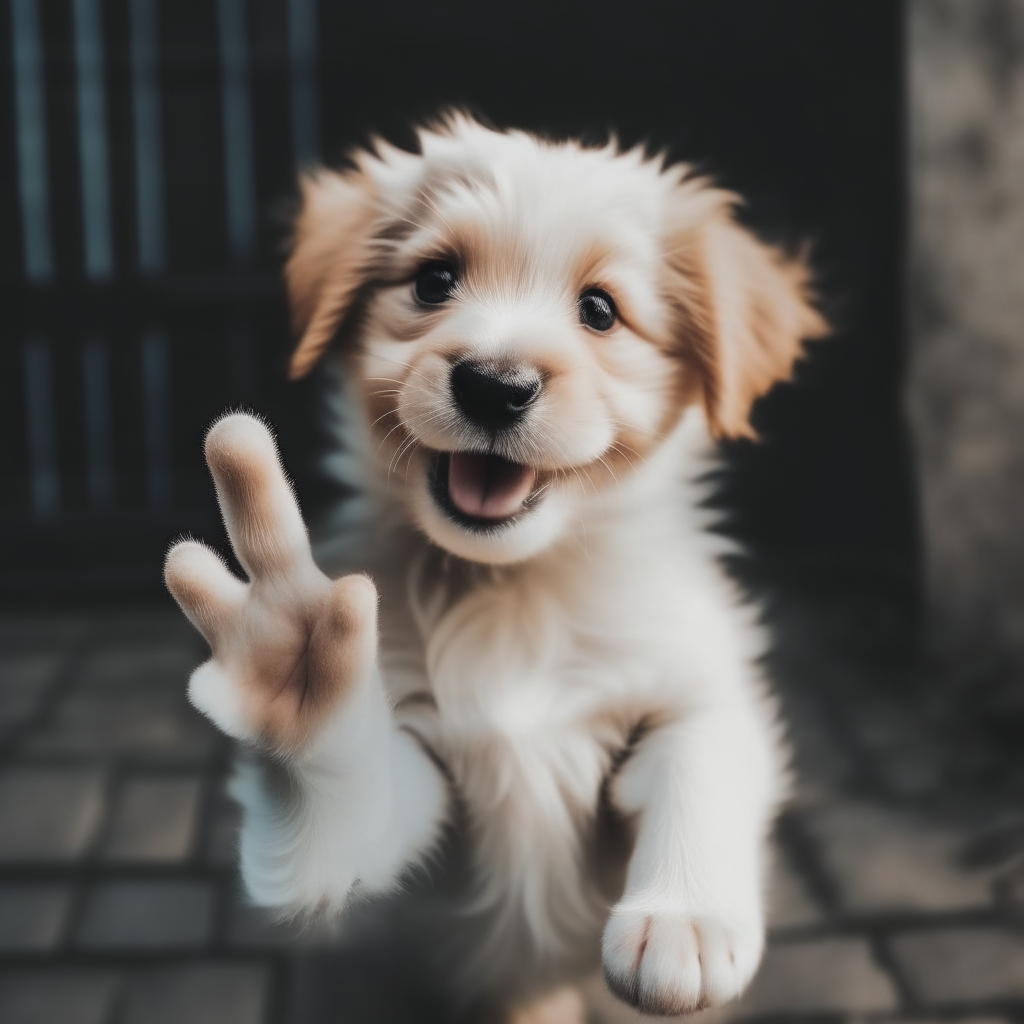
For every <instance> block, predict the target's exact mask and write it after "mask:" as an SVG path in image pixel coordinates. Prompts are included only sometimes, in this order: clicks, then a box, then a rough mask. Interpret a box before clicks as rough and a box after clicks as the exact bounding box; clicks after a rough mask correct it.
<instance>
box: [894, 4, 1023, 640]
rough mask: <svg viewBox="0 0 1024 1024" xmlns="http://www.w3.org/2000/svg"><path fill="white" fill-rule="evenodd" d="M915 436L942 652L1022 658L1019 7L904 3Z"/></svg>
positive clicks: (935, 624) (927, 554) (933, 620)
mask: <svg viewBox="0 0 1024 1024" xmlns="http://www.w3.org/2000/svg"><path fill="white" fill-rule="evenodd" d="M908 19H909V20H908V29H909V31H908V44H909V55H910V59H909V74H908V79H909V93H910V99H909V113H910V142H909V147H910V148H909V157H910V183H911V187H910V193H911V194H910V207H911V231H910V328H911V353H910V376H909V392H908V408H909V411H910V416H911V422H912V426H913V432H914V438H915V445H916V449H917V452H916V454H917V463H918V470H919V484H920V495H921V511H922V517H923V524H924V545H925V562H926V567H927V572H928V592H929V595H930V599H931V611H932V617H931V624H932V627H933V639H936V640H938V641H939V642H940V643H943V644H947V645H954V644H962V643H963V642H965V641H968V640H973V641H978V640H980V641H983V642H988V641H992V640H998V641H1000V642H1002V643H1005V644H1006V645H1007V646H1008V647H1009V648H1010V649H1011V650H1014V651H1016V652H1017V654H1018V655H1021V656H1022V657H1024V0H909V2H908Z"/></svg>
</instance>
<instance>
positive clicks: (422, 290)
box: [416, 263, 459, 306]
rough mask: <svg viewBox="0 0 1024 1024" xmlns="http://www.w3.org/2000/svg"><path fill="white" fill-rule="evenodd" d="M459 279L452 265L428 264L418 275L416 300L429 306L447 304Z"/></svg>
mask: <svg viewBox="0 0 1024 1024" xmlns="http://www.w3.org/2000/svg"><path fill="white" fill-rule="evenodd" d="M458 283H459V278H458V275H457V273H456V272H455V267H453V266H452V265H451V264H450V263H428V264H427V265H426V266H424V267H422V268H421V269H420V272H419V273H418V274H417V275H416V298H417V299H419V300H420V302H424V303H426V304H427V305H428V306H439V305H440V304H441V303H442V302H447V301H448V300H449V299H450V298H451V297H452V292H453V291H455V286H456V285H457V284H458Z"/></svg>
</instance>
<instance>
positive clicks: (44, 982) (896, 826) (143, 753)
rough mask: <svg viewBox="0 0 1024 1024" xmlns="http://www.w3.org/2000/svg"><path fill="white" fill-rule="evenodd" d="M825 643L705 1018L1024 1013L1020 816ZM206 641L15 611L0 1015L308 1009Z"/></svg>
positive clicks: (153, 625)
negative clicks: (720, 990) (731, 953)
mask: <svg viewBox="0 0 1024 1024" xmlns="http://www.w3.org/2000/svg"><path fill="white" fill-rule="evenodd" d="M791 633H792V631H791ZM812 647H813V645H809V644H808V643H806V642H803V641H800V642H797V643H790V644H789V645H788V646H787V643H786V642H785V641H783V642H782V643H780V647H779V652H778V654H777V655H776V658H775V661H776V665H775V669H776V674H777V675H779V676H781V677H782V679H783V686H782V689H783V693H784V696H785V698H786V704H787V717H788V718H789V720H790V721H791V723H792V726H793V730H794V733H795V739H796V746H797V750H798V757H797V769H798V772H797V774H798V782H797V786H796V798H795V800H794V803H793V806H792V808H791V809H790V810H789V811H788V812H787V813H786V815H785V817H784V818H783V820H782V822H781V824H780V826H779V830H778V842H777V847H778V860H777V864H776V867H775V870H774V874H773V881H772V918H771V920H772V929H771V934H770V943H769V948H768V952H767V955H766V957H765V961H764V965H763V968H762V970H761V972H760V974H759V975H758V977H757V979H756V980H755V982H754V984H753V986H752V988H751V989H750V991H749V993H748V995H747V996H746V997H745V998H744V999H743V1000H742V1001H741V1002H740V1003H738V1004H736V1005H735V1006H732V1007H728V1008H725V1009H723V1010H715V1011H705V1012H704V1013H703V1014H701V1015H699V1016H698V1017H697V1018H694V1019H695V1020H697V1021H700V1020H702V1019H703V1020H705V1021H707V1022H708V1024H711V1022H717V1021H719V1020H722V1021H724V1020H732V1019H736V1018H741V1019H744V1020H750V1021H754V1020H774V1021H778V1020H783V1019H785V1020H795V1021H806V1022H811V1021H814V1022H817V1021H825V1020H829V1021H840V1020H846V1021H860V1020H878V1021H902V1020H908V1021H909V1020H915V1021H919V1022H922V1024H924V1022H928V1021H939V1020H943V1021H970V1022H978V1021H992V1022H995V1021H1006V1022H1009V1021H1024V867H1022V864H1024V858H1022V859H1019V860H1017V861H1015V860H1014V859H1013V858H1014V856H1015V852H1014V851H1019V850H1021V849H1024V843H1022V842H1020V841H1019V840H1020V839H1021V838H1022V837H1024V824H1022V821H1024V818H1021V817H1019V816H1018V817H1015V816H1014V815H1013V814H1012V813H1011V811H1012V807H1009V809H1008V806H1009V805H1007V804H1006V803H1000V802H999V801H998V800H994V799H991V798H990V797H988V796H987V797H985V798H984V799H982V798H980V797H977V798H975V797H974V796H971V795H970V794H968V797H967V798H964V799H958V800H948V799H945V800H944V799H940V798H938V797H941V796H943V794H946V795H948V793H949V792H951V787H950V785H949V784H948V780H946V779H945V778H944V776H943V771H944V769H943V759H942V749H941V743H939V742H938V741H936V740H935V738H934V737H932V738H929V737H928V735H927V734H926V732H925V731H922V730H921V729H920V728H918V726H919V725H920V723H919V722H917V718H918V717H919V716H915V715H914V714H909V715H908V710H907V702H906V701H902V702H901V701H899V700H894V699H890V698H891V695H892V693H893V692H895V689H894V687H892V686H890V687H889V688H888V689H887V688H886V686H884V685H882V686H877V685H876V686H875V687H874V689H872V688H871V687H865V686H864V685H863V678H862V670H858V669H857V668H856V666H855V665H854V666H853V667H852V668H851V667H849V666H848V665H847V666H844V665H843V664H841V663H840V662H839V661H837V662H836V663H835V664H828V665H825V667H823V665H824V663H823V661H822V658H821V656H820V652H818V653H817V654H816V653H815V652H814V651H813V650H812V649H811V648H812ZM202 656H203V648H202V646H201V644H200V642H199V641H198V639H197V638H196V637H195V636H194V635H193V634H192V633H191V631H190V630H189V629H188V627H187V626H186V625H185V624H184V623H183V622H182V621H181V620H180V619H179V617H178V616H177V615H176V614H175V613H173V612H171V611H170V610H163V609H160V610H146V609H141V610H134V611H130V612H125V611H120V612H112V611H102V610H99V611H94V612H89V613H77V614H71V613H61V614H57V613H55V614H50V615H46V616H41V615H35V616H33V615H13V614H9V613H8V614H6V615H5V616H2V617H0V1022H2V1024H207V1022H209V1024H284V1022H286V1021H287V1022H293V1021H294V1022H295V1024H301V1019H300V1016H299V1015H297V1013H295V1012H292V1011H290V1009H289V1007H293V1006H294V1005H296V998H297V996H296V991H295V990H296V977H297V976H298V975H297V965H298V964H299V963H300V962H301V958H302V956H303V955H304V950H307V949H308V948H309V947H310V946H311V945H315V944H316V942H317V936H316V935H309V934H307V935H305V936H304V937H299V938H297V937H296V936H294V935H291V934H289V933H287V932H286V931H284V930H282V929H280V928H277V927H274V926H272V925H271V924H270V923H269V922H267V921H266V920H264V919H263V918H262V917H261V916H260V915H259V914H258V913H256V912H255V911H253V910H250V909H248V908H246V907H245V906H244V904H243V902H242V899H241V897H240V893H239V888H238V883H237V879H236V876H235V872H234V867H233V861H234V848H233V844H234V833H235V827H236V820H235V816H234V812H233V810H232V807H231V804H230V802H229V801H228V800H227V799H226V797H225V795H224V777H225V773H226V771H227V768H228V762H229V757H230V750H229V745H228V744H227V742H226V741H224V740H223V739H222V738H221V737H219V736H218V735H217V734H216V733H215V732H214V731H213V730H212V728H210V727H208V726H207V724H206V723H205V722H204V720H203V719H202V718H200V716H198V715H197V714H196V713H195V712H194V711H193V710H192V709H191V708H190V707H189V706H188V704H187V703H186V701H185V699H184V681H185V679H186V677H187V675H188V673H189V671H190V669H191V668H192V667H193V666H194V665H195V664H196V663H197V662H198V661H199V660H200V659H201V657H202ZM812 669H813V670H814V671H813V672H812V671H811V670H812ZM858 671H861V675H858ZM811 676H815V678H814V685H813V686H812V685H809V684H808V685H804V686H800V685H797V684H794V683H793V680H800V679H804V680H808V679H810V678H811ZM876 682H877V681H876ZM883 682H884V680H883ZM887 693H888V694H889V697H886V694H887ZM915 722H917V724H916V725H915ZM915 730H916V731H915ZM937 794H938V796H937ZM1021 809H1022V810H1024V808H1021ZM979 836H980V837H981V838H980V839H979ZM1007 837H1009V839H1007ZM972 851H973V852H972ZM979 851H980V852H979ZM299 973H301V972H299ZM588 998H589V1001H590V1014H591V1019H592V1021H593V1022H595V1024H625V1022H630V1021H637V1020H639V1019H640V1018H638V1017H637V1016H636V1015H635V1014H632V1013H631V1012H630V1011H627V1010H626V1009H625V1008H623V1007H621V1006H620V1005H619V1004H617V1003H615V1002H614V1001H613V1000H612V999H611V998H610V997H609V996H608V995H607V993H606V992H605V991H604V989H603V986H602V984H601V983H600V980H599V979H594V980H593V981H592V982H591V983H590V985H589V986H588ZM344 1019H345V1018H344V1015H343V1014H340V1015H339V1016H338V1020H339V1021H340V1020H344Z"/></svg>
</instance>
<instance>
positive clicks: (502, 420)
mask: <svg viewBox="0 0 1024 1024" xmlns="http://www.w3.org/2000/svg"><path fill="white" fill-rule="evenodd" d="M541 383H542V382H541V379H540V376H539V375H538V374H537V373H536V372H535V371H532V370H528V369H525V368H521V367H509V366H499V365H497V364H495V363H487V362H475V361H471V360H466V361H464V362H461V363H458V364H456V365H455V366H454V367H453V368H452V372H451V391H452V398H453V399H454V400H455V404H456V406H458V408H459V410H460V411H461V412H462V414H463V415H464V416H465V417H466V419H467V420H469V421H470V422H471V423H473V424H475V425H476V426H479V427H483V428H484V430H486V431H488V432H489V433H492V434H496V433H498V432H499V431H502V430H507V429H508V428H509V427H512V426H514V425H515V424H516V423H517V422H518V421H519V420H520V419H522V417H523V415H524V414H525V413H526V411H527V409H529V408H530V406H531V405H533V403H534V402H535V401H536V400H537V396H538V395H539V394H540V390H541Z"/></svg>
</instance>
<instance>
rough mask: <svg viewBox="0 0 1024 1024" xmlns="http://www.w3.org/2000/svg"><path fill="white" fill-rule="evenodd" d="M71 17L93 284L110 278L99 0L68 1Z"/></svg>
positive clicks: (87, 254) (87, 270)
mask: <svg viewBox="0 0 1024 1024" xmlns="http://www.w3.org/2000/svg"><path fill="white" fill-rule="evenodd" d="M71 11H72V15H73V20H74V31H75V72H76V78H77V82H76V86H77V101H78V159H79V164H80V173H81V186H82V219H83V221H84V231H83V236H84V238H83V240H84V243H85V252H84V257H85V273H86V276H87V277H88V278H89V279H90V280H92V281H102V280H104V279H105V278H108V277H110V275H111V274H112V273H113V272H114V252H113V244H112V240H111V233H110V166H109V163H110V162H109V157H108V153H107V110H106V103H107V98H106V89H105V88H104V85H103V25H102V20H101V17H100V0H72V2H71Z"/></svg>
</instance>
